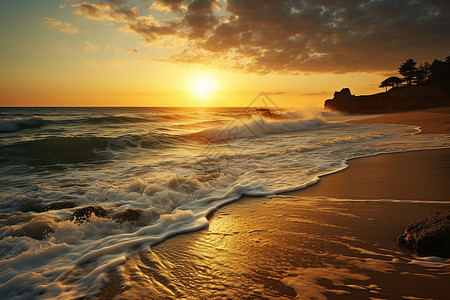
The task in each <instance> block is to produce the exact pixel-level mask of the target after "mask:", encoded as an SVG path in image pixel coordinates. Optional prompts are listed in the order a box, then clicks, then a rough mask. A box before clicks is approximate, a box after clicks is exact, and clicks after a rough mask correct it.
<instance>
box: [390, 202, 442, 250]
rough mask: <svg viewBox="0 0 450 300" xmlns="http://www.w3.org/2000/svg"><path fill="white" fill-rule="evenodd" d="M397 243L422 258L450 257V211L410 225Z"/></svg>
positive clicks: (435, 214) (437, 213)
mask: <svg viewBox="0 0 450 300" xmlns="http://www.w3.org/2000/svg"><path fill="white" fill-rule="evenodd" d="M397 243H398V244H399V245H400V246H403V247H406V248H408V249H411V250H413V251H415V252H416V253H417V254H418V255H420V256H439V257H450V209H448V210H446V211H444V212H435V213H432V214H430V215H429V216H428V217H427V218H425V219H421V220H419V221H416V222H414V223H412V224H410V225H409V226H408V228H407V229H406V230H405V232H404V233H403V234H402V235H400V236H398V238H397Z"/></svg>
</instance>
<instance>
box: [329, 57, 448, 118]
mask: <svg viewBox="0 0 450 300" xmlns="http://www.w3.org/2000/svg"><path fill="white" fill-rule="evenodd" d="M398 73H399V75H400V76H401V77H398V76H391V77H389V78H387V79H385V80H383V81H382V82H381V84H380V85H379V87H380V88H386V91H385V92H382V93H378V94H373V95H363V96H355V95H352V94H351V92H350V89H348V88H344V89H342V90H341V91H340V92H335V93H334V97H333V99H329V100H326V101H325V108H327V109H329V110H333V111H341V112H347V113H357V114H382V113H391V112H400V111H410V110H416V109H427V108H434V107H445V106H450V55H449V56H447V57H446V58H445V59H444V60H438V59H435V60H434V61H433V62H432V63H431V64H430V63H428V62H423V63H421V64H419V65H417V62H416V61H415V60H414V59H406V60H405V62H403V63H402V64H401V65H400V67H399V68H398ZM389 87H390V89H389V90H388V88H389Z"/></svg>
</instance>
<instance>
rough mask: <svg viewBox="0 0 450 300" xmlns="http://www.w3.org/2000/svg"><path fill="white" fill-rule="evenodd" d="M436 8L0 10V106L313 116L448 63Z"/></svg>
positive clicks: (130, 0)
mask: <svg viewBox="0 0 450 300" xmlns="http://www.w3.org/2000/svg"><path fill="white" fill-rule="evenodd" d="M448 28H450V2H449V1H441V0H439V1H438V0H428V1H425V0H411V1H410V0H401V1H399V0H302V1H300V0H157V1H150V0H149V1H147V0H87V1H76V0H39V1H36V0H0V40H1V43H0V66H1V72H0V106H163V107H168V106H221V107H226V106H246V105H248V104H249V103H250V102H251V101H252V100H253V99H254V98H255V97H256V96H257V95H258V94H259V93H260V92H265V93H266V94H267V95H268V96H269V97H270V98H271V99H272V100H273V102H274V103H276V105H278V106H280V107H309V106H313V107H320V106H323V102H324V100H326V99H328V98H332V96H333V93H334V91H337V90H340V89H342V88H344V87H348V88H350V89H351V91H352V93H353V94H357V95H360V94H371V93H378V92H382V91H383V90H382V89H380V88H379V87H378V86H379V84H380V82H381V81H382V80H384V79H385V78H387V77H389V76H393V75H398V74H397V68H398V66H399V65H400V64H401V63H402V62H403V61H405V60H406V59H407V58H413V59H415V60H416V61H417V62H419V63H421V62H424V61H429V62H432V61H433V60H434V59H435V58H438V59H444V58H445V57H446V56H448V55H449V53H450V34H449V32H448Z"/></svg>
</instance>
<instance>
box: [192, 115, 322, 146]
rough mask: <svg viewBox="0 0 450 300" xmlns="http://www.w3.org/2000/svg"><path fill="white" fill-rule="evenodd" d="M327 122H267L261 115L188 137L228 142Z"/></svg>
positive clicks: (307, 128) (316, 127)
mask: <svg viewBox="0 0 450 300" xmlns="http://www.w3.org/2000/svg"><path fill="white" fill-rule="evenodd" d="M328 124H330V123H327V122H326V121H324V120H322V119H319V118H314V119H309V120H298V121H293V122H268V121H266V120H265V119H264V118H263V117H261V118H254V117H253V118H251V119H250V121H244V120H242V119H236V120H235V121H233V122H231V123H230V124H229V125H228V126H227V127H222V128H210V129H205V130H202V131H199V132H196V133H192V134H189V135H188V137H189V138H192V139H195V140H203V141H206V142H229V141H233V140H237V139H243V138H255V137H262V136H265V135H270V134H280V133H286V132H296V131H304V130H317V129H321V128H324V127H325V126H327V125H328Z"/></svg>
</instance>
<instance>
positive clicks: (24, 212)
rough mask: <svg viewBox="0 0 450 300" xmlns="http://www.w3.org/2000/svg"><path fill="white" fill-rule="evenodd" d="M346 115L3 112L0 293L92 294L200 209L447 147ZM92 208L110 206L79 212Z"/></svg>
mask: <svg viewBox="0 0 450 300" xmlns="http://www.w3.org/2000/svg"><path fill="white" fill-rule="evenodd" d="M353 118H354V117H353ZM356 118H357V117H356ZM349 119H350V117H349V116H345V115H340V114H338V113H331V112H326V111H322V110H320V109H314V110H297V109H288V108H283V109H280V108H277V109H273V110H268V109H256V108H2V109H1V110H0V225H1V229H0V298H5V299H11V298H14V297H17V298H23V299H25V298H26V299H33V298H61V299H62V298H64V299H67V298H76V297H81V296H87V295H92V294H94V293H95V292H97V291H98V290H99V289H100V287H101V286H102V285H104V284H105V279H106V274H107V273H108V272H109V271H111V270H114V269H116V268H117V267H118V266H120V265H121V264H123V263H124V262H125V259H126V257H128V256H129V255H131V254H133V253H136V252H138V251H142V250H146V249H148V248H149V247H151V246H152V245H154V244H156V243H159V242H162V241H164V240H165V239H167V238H168V237H170V236H173V235H175V234H182V233H185V232H189V231H194V230H199V229H201V228H204V227H206V226H208V220H207V218H206V217H207V215H208V214H209V213H210V212H212V211H214V210H215V209H217V208H218V207H220V206H223V205H225V204H228V203H231V202H233V201H236V200H238V199H239V198H241V197H243V196H267V197H271V196H273V195H277V194H280V193H283V192H287V191H292V190H297V189H302V188H306V187H307V186H309V185H312V184H314V183H316V182H317V181H318V180H319V177H320V176H323V175H326V174H330V173H333V172H338V171H340V170H343V169H345V168H346V167H347V161H348V160H349V159H352V158H356V157H363V156H370V155H376V154H379V153H390V152H402V151H413V150H421V149H438V148H448V147H449V146H450V137H449V136H448V135H433V134H428V135H424V134H418V133H420V129H419V128H416V127H414V126H406V125H392V124H352V123H349V122H346V121H348V120H349ZM88 206H99V207H101V208H103V209H104V210H105V211H106V215H102V216H96V215H95V213H93V214H91V217H90V218H89V219H88V220H86V221H84V220H81V221H78V222H77V220H76V219H75V218H74V217H73V213H74V212H75V211H77V210H78V209H80V208H83V207H88Z"/></svg>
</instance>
